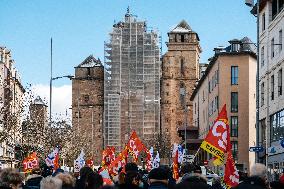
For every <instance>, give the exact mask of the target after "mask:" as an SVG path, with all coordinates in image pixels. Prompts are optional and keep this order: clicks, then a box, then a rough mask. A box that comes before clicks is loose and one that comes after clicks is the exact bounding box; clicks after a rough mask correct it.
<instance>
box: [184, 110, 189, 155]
mask: <svg viewBox="0 0 284 189" xmlns="http://www.w3.org/2000/svg"><path fill="white" fill-rule="evenodd" d="M188 111H189V106H185V107H184V114H185V123H184V125H185V126H184V149H185V155H187V145H186V143H187V141H186V140H187V136H186V131H187V116H188Z"/></svg>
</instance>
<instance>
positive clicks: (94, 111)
mask: <svg viewBox="0 0 284 189" xmlns="http://www.w3.org/2000/svg"><path fill="white" fill-rule="evenodd" d="M103 108H104V67H103V65H102V63H101V61H100V60H99V59H95V58H94V57H93V56H92V55H90V56H89V57H87V58H86V59H85V60H84V61H83V62H82V63H81V64H79V65H78V66H77V67H75V77H74V78H73V79H72V125H73V127H74V128H75V129H76V130H75V132H78V133H76V137H78V139H76V140H75V141H76V142H77V143H78V145H82V148H83V150H84V152H85V154H86V159H88V158H91V157H92V156H93V159H94V163H95V164H99V163H100V162H101V154H102V150H103V112H104V110H103ZM80 143H81V144H80ZM80 150H81V149H79V151H78V154H79V153H80Z"/></svg>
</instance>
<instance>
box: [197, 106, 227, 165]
mask: <svg viewBox="0 0 284 189" xmlns="http://www.w3.org/2000/svg"><path fill="white" fill-rule="evenodd" d="M228 133H229V125H228V117H227V111H226V104H225V105H224V106H223V108H222V110H221V112H220V113H219V115H218V117H217V119H216V120H215V122H214V125H213V126H212V127H211V128H210V130H209V132H208V134H207V136H206V138H205V139H204V141H203V142H202V144H201V146H200V147H201V148H203V149H204V150H205V151H207V152H208V153H210V154H212V155H213V156H215V157H217V159H218V160H219V162H220V163H224V159H225V153H226V152H227V145H228Z"/></svg>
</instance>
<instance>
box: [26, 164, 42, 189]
mask: <svg viewBox="0 0 284 189" xmlns="http://www.w3.org/2000/svg"><path fill="white" fill-rule="evenodd" d="M42 178H43V177H42V176H41V170H40V168H38V167H37V168H33V169H32V172H31V175H29V176H28V177H27V181H26V182H25V185H24V187H23V188H24V189H40V181H41V180H42Z"/></svg>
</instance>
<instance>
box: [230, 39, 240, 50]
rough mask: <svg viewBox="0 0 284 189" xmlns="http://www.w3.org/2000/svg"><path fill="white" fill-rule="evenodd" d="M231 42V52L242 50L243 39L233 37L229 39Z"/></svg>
mask: <svg viewBox="0 0 284 189" xmlns="http://www.w3.org/2000/svg"><path fill="white" fill-rule="evenodd" d="M229 43H230V44H231V52H240V47H241V41H240V40H238V39H233V40H231V41H229Z"/></svg>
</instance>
